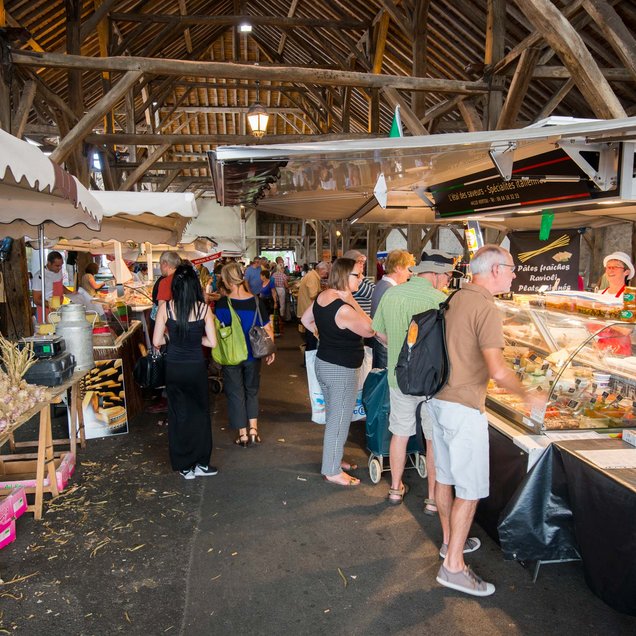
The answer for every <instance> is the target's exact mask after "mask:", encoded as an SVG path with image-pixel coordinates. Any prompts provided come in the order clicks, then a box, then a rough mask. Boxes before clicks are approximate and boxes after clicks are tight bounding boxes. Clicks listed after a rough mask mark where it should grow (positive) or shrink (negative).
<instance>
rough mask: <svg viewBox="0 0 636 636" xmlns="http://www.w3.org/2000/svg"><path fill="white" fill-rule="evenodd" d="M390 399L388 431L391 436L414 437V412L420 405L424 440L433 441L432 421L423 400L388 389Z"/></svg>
mask: <svg viewBox="0 0 636 636" xmlns="http://www.w3.org/2000/svg"><path fill="white" fill-rule="evenodd" d="M389 397H390V398H391V413H390V415H389V430H390V431H391V433H393V435H400V436H401V437H411V435H415V426H416V422H415V412H416V411H417V405H418V404H420V403H421V404H422V410H421V417H422V431H424V437H425V438H426V439H433V420H432V417H431V414H430V412H429V410H428V404H427V403H426V402H425V401H424V399H425V398H423V397H419V396H417V395H405V394H404V393H402V391H400V389H393V388H391V387H389Z"/></svg>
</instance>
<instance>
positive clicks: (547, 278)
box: [509, 230, 581, 294]
mask: <svg viewBox="0 0 636 636" xmlns="http://www.w3.org/2000/svg"><path fill="white" fill-rule="evenodd" d="M509 238H510V253H511V254H512V258H513V261H514V263H515V265H516V266H517V267H516V269H515V274H516V278H515V279H514V280H513V281H512V291H513V292H516V293H521V294H534V293H536V292H538V291H539V288H540V287H543V286H544V285H547V286H548V287H549V288H550V289H552V288H553V287H554V288H555V289H557V290H561V291H562V290H576V289H578V276H579V255H580V247H581V235H580V234H579V232H578V230H557V231H553V232H552V235H551V237H550V239H548V240H547V241H540V240H539V233H538V232H512V233H511V234H510V235H509ZM555 285H556V286H555Z"/></svg>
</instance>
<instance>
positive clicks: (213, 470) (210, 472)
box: [194, 464, 219, 477]
mask: <svg viewBox="0 0 636 636" xmlns="http://www.w3.org/2000/svg"><path fill="white" fill-rule="evenodd" d="M218 474H219V469H218V468H217V467H216V466H209V465H208V466H203V465H202V464H197V465H196V466H195V467H194V476H195V477H212V476H214V475H218Z"/></svg>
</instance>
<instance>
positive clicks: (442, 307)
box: [439, 287, 461, 311]
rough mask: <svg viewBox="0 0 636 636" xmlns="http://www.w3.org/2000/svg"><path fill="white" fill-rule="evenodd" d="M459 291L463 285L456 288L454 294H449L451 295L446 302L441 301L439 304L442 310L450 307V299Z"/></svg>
mask: <svg viewBox="0 0 636 636" xmlns="http://www.w3.org/2000/svg"><path fill="white" fill-rule="evenodd" d="M458 291H461V287H460V288H459V289H456V290H455V291H454V292H453V293H452V294H449V295H448V298H447V299H446V300H445V301H444V302H442V303H440V304H439V308H440V309H441V310H442V311H446V310H447V309H448V304H449V303H450V299H451V298H452V297H453V296H454V295H455V294H456V293H457V292H458Z"/></svg>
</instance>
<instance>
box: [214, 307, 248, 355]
mask: <svg viewBox="0 0 636 636" xmlns="http://www.w3.org/2000/svg"><path fill="white" fill-rule="evenodd" d="M227 304H228V307H229V309H230V315H231V316H232V318H231V323H230V324H229V325H224V324H223V323H222V322H221V321H220V320H219V319H218V318H217V317H216V316H215V317H214V324H215V326H216V347H214V349H212V358H213V359H214V361H215V362H218V364H222V365H223V366H234V365H237V364H240V363H241V362H243V361H244V360H247V343H246V342H245V336H244V335H243V328H242V327H241V319H240V318H239V317H238V314H237V313H236V312H235V311H234V307H232V301H231V300H230V299H229V298H228V299H227Z"/></svg>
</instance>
